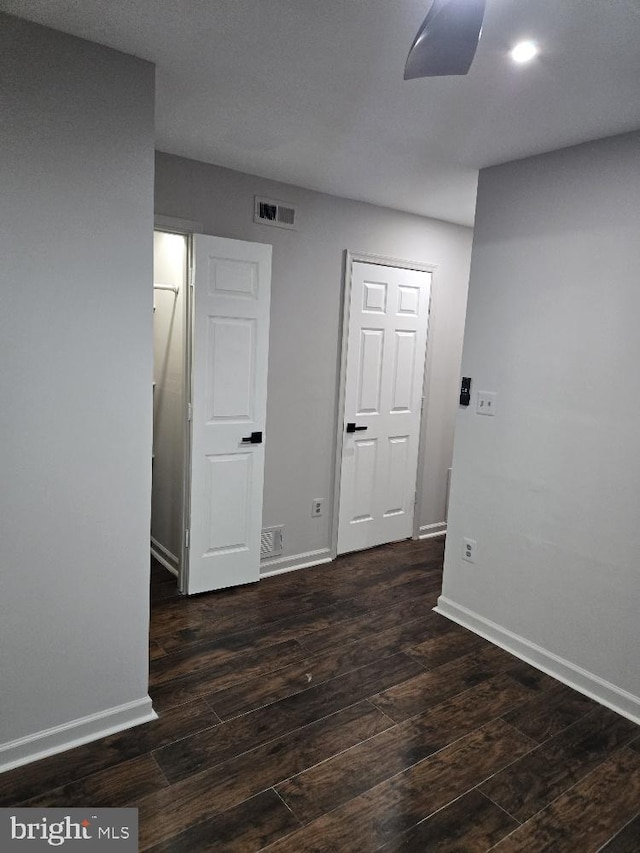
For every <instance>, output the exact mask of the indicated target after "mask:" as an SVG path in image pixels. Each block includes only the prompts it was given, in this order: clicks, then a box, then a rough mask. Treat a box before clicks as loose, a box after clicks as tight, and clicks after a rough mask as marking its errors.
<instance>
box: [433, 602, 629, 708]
mask: <svg viewBox="0 0 640 853" xmlns="http://www.w3.org/2000/svg"><path fill="white" fill-rule="evenodd" d="M434 610H435V612H436V613H440V614H441V615H442V616H446V618H447V619H451V621H452V622H457V623H458V625H462V626H463V627H464V628H468V629H469V630H470V631H473V632H474V634H479V635H480V636H481V637H484V638H485V640H489V642H491V643H494V644H495V645H496V646H500V647H501V648H503V649H505V650H506V651H508V652H511V654H512V655H515V656H516V657H517V658H520V660H523V661H525V662H526V663H530V664H531V665H532V666H535V667H536V669H540V670H542V672H546V673H547V675H551V676H553V677H554V678H556V679H557V680H558V681H562V683H563V684H566V685H568V686H569V687H572V688H573V689H574V690H577V691H578V692H579V693H583V694H584V695H585V696H588V697H589V698H590V699H595V701H596V702H599V703H600V704H601V705H606V707H607V708H611V710H612V711H616V712H617V713H618V714H622V716H623V717H626V718H627V719H629V720H632V722H634V723H640V696H635V695H634V694H633V693H628V692H627V691H626V690H622V689H621V688H620V687H616V685H615V684H612V683H611V682H610V681H606V680H605V679H604V678H600V677H599V676H598V675H594V674H593V673H592V672H589V671H588V670H586V669H582V667H579V666H576V664H574V663H571V661H569V660H566V658H562V657H560V656H559V655H556V654H554V653H553V652H550V651H547V649H544V648H543V647H542V646H538V645H536V644H535V643H532V642H531V641H530V640H527V639H525V637H521V636H519V635H518V634H514V633H513V632H512V631H508V630H507V629H506V628H502V627H501V626H500V625H498V624H496V623H495V622H491V621H490V620H489V619H485V618H484V616H480V615H479V614H477V613H474V612H473V611H472V610H468V609H467V608H466V607H463V606H462V605H460V604H456V603H455V602H453V601H451V600H450V599H448V598H445V597H444V596H443V595H441V596H440V598H439V599H438V603H437V605H436V606H435V607H434Z"/></svg>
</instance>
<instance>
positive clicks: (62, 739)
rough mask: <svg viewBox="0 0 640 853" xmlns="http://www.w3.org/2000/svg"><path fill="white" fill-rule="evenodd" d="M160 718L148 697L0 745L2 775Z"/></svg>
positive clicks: (0, 770) (0, 771) (0, 769)
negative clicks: (15, 768) (24, 765)
mask: <svg viewBox="0 0 640 853" xmlns="http://www.w3.org/2000/svg"><path fill="white" fill-rule="evenodd" d="M157 718H158V715H157V714H156V712H155V711H154V710H153V708H152V706H151V699H150V698H149V697H148V696H145V697H144V699H138V700H137V701H135V702H128V703H127V704H126V705H118V706H116V707H115V708H107V710H106V711H100V712H99V713H98V714H91V715H90V716H88V717H81V718H80V719H78V720H72V721H71V722H70V723H64V724H63V725H61V726H55V727H54V728H51V729H44V730H43V731H39V732H36V733H35V734H33V735H27V737H23V738H19V739H18V740H12V741H9V742H8V743H3V744H0V773H4V771H5V770H12V769H13V768H14V767H21V766H22V765H23V764H30V763H31V762H32V761H38V760H39V759H41V758H46V757H47V756H49V755H55V754H56V753H58V752H65V751H66V750H67V749H73V748H74V747H75V746H81V745H82V744H83V743H90V742H91V741H93V740H98V738H101V737H106V736H107V735H111V734H115V733H116V732H121V731H124V730H125V729H130V728H133V726H138V725H140V724H141V723H148V722H149V721H150V720H156V719H157Z"/></svg>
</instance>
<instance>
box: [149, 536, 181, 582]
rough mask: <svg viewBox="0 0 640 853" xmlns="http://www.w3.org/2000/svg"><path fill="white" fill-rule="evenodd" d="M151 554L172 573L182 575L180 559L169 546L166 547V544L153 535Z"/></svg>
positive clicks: (177, 575)
mask: <svg viewBox="0 0 640 853" xmlns="http://www.w3.org/2000/svg"><path fill="white" fill-rule="evenodd" d="M151 556H152V557H153V559H154V560H157V561H158V562H159V563H160V565H161V566H164V567H165V569H168V570H169V571H170V572H171V574H173V575H175V576H176V577H177V578H178V577H180V570H179V568H178V567H179V566H180V560H179V559H178V558H177V557H176V555H175V554H172V553H171V551H170V550H169V549H168V548H165V547H164V545H161V544H160V543H159V542H158V540H157V539H154V538H153V536H152V537H151Z"/></svg>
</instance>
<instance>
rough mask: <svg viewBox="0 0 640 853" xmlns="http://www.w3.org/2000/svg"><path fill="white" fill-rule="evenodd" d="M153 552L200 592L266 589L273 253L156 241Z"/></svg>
mask: <svg viewBox="0 0 640 853" xmlns="http://www.w3.org/2000/svg"><path fill="white" fill-rule="evenodd" d="M153 287H154V324H153V325H154V389H153V421H154V429H153V477H152V499H151V504H152V506H151V555H152V557H154V558H155V559H156V560H157V561H158V562H159V563H160V564H161V565H162V566H164V567H165V568H167V569H168V570H169V571H171V572H172V573H173V574H174V575H175V576H176V577H177V579H178V587H179V590H180V592H182V593H185V594H187V595H193V594H196V593H201V592H209V591H212V590H216V589H222V588H224V587H229V586H236V585H239V584H245V583H250V582H253V581H258V580H259V578H260V541H261V526H262V492H263V479H264V439H265V419H266V403H267V364H268V350H269V306H270V293H271V246H269V245H266V244H264V243H250V242H245V241H242V240H231V239H227V238H222V237H212V236H208V235H204V234H200V233H198V234H196V233H184V232H183V233H176V232H175V231H164V230H162V231H161V230H156V231H155V232H154V285H153Z"/></svg>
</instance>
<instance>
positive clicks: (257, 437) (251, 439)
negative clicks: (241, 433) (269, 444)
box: [242, 432, 262, 444]
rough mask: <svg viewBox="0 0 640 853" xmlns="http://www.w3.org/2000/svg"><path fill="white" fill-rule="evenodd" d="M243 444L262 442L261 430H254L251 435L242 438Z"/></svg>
mask: <svg viewBox="0 0 640 853" xmlns="http://www.w3.org/2000/svg"><path fill="white" fill-rule="evenodd" d="M242 443H243V444H262V433H261V432H252V433H251V435H247V436H245V437H244V438H243V439H242Z"/></svg>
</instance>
